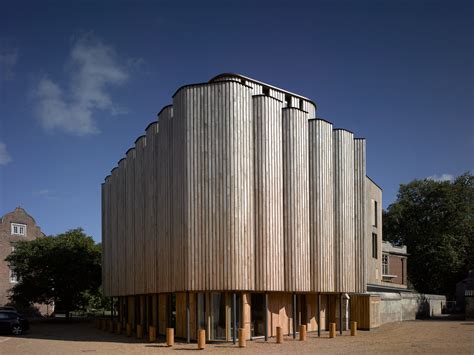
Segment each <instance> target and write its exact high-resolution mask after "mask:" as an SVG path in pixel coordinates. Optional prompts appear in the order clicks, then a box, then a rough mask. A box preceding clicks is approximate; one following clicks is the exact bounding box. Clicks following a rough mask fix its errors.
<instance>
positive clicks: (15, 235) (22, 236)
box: [0, 207, 44, 305]
mask: <svg viewBox="0 0 474 355" xmlns="http://www.w3.org/2000/svg"><path fill="white" fill-rule="evenodd" d="M43 236H44V233H43V232H42V231H41V229H40V227H39V226H37V225H36V222H35V220H34V219H33V217H31V216H30V215H29V214H28V213H27V212H26V211H25V210H24V209H23V208H21V207H17V208H15V210H14V211H13V212H9V213H7V214H5V215H4V216H3V217H2V218H1V220H0V305H5V304H7V303H8V302H9V300H8V290H9V289H11V288H12V287H13V285H14V284H15V282H16V277H15V275H13V274H12V273H11V271H10V268H9V267H8V264H7V262H6V261H5V258H6V257H7V256H8V255H9V254H10V253H11V252H12V250H13V248H14V246H13V244H14V242H16V241H19V240H33V239H36V238H38V237H43Z"/></svg>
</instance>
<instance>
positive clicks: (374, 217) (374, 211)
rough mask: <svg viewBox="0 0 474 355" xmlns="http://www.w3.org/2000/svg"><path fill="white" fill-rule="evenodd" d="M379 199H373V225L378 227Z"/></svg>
mask: <svg viewBox="0 0 474 355" xmlns="http://www.w3.org/2000/svg"><path fill="white" fill-rule="evenodd" d="M377 210H378V206H377V201H375V200H372V226H374V227H377Z"/></svg>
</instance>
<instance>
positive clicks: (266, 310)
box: [264, 292, 268, 341]
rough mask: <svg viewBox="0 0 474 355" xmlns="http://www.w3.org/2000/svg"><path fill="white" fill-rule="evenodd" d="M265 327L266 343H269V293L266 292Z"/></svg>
mask: <svg viewBox="0 0 474 355" xmlns="http://www.w3.org/2000/svg"><path fill="white" fill-rule="evenodd" d="M264 327H265V329H264V330H265V341H268V293H266V292H265V315H264Z"/></svg>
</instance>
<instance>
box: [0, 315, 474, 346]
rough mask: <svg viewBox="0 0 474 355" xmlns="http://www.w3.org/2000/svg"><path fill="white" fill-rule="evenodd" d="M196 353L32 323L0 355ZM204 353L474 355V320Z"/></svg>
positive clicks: (3, 342) (86, 326)
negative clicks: (421, 354) (25, 331)
mask: <svg viewBox="0 0 474 355" xmlns="http://www.w3.org/2000/svg"><path fill="white" fill-rule="evenodd" d="M193 350H196V344H184V343H179V342H177V343H176V345H175V346H174V347H172V348H166V347H165V346H164V344H163V340H161V342H158V343H153V344H148V343H145V342H139V341H137V340H135V339H131V338H127V337H125V336H123V335H115V334H110V333H107V332H104V331H101V330H97V329H95V328H94V326H93V324H92V323H84V322H82V323H72V324H64V323H39V324H33V325H32V327H31V330H30V331H29V333H28V334H25V335H22V336H20V337H14V336H0V354H83V353H95V354H112V353H114V354H115V353H137V354H138V353H140V354H141V353H146V354H148V353H150V354H151V353H153V354H157V353H174V354H180V353H182V352H183V351H184V352H186V351H193ZM203 352H213V353H230V352H232V353H233V352H235V353H274V354H275V353H282V354H289V353H297V354H298V353H311V354H318V353H320V354H341V353H346V354H347V353H353V354H357V353H358V354H386V353H393V354H401V353H403V354H413V353H426V354H474V322H466V321H447V320H428V321H410V322H403V323H392V324H386V325H384V326H382V327H380V328H379V329H375V330H372V331H370V332H363V331H359V334H358V336H356V337H351V336H350V335H349V334H348V333H345V334H344V335H342V336H338V337H337V338H335V339H329V338H328V334H327V333H326V332H323V334H322V337H321V338H318V337H317V334H315V333H309V334H308V340H307V341H306V342H299V341H294V340H293V339H291V338H285V342H284V343H283V344H276V343H275V339H274V338H272V339H270V340H269V341H268V342H267V343H265V342H264V341H263V340H258V341H249V342H247V348H245V349H240V348H238V347H237V346H235V345H233V344H232V343H221V344H208V345H207V348H206V350H205V351H203Z"/></svg>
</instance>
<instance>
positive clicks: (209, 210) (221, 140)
mask: <svg viewBox="0 0 474 355" xmlns="http://www.w3.org/2000/svg"><path fill="white" fill-rule="evenodd" d="M381 196H382V192H381V189H380V188H379V187H378V186H377V185H376V184H375V183H373V182H372V181H371V180H370V179H369V178H367V177H366V144H365V140H364V139H361V138H356V137H354V134H353V133H352V132H350V131H347V130H344V129H338V128H334V127H333V125H332V123H330V122H328V121H326V120H324V119H321V118H317V116H316V104H315V103H314V102H312V101H311V100H309V99H307V98H305V97H303V96H300V95H297V94H294V93H291V92H288V91H286V90H283V89H279V88H276V87H274V86H271V85H268V84H264V83H261V82H259V81H256V80H253V79H250V78H247V77H243V76H241V75H236V74H221V75H219V76H217V77H215V78H213V79H211V80H210V81H209V82H207V83H203V84H193V85H186V86H183V87H181V88H180V89H178V90H177V92H176V93H175V94H174V95H173V101H172V105H169V106H166V107H164V108H163V109H162V110H161V111H160V113H159V114H158V119H157V121H155V122H152V123H151V124H150V125H149V126H148V127H147V128H146V134H145V135H143V136H141V137H139V138H138V139H137V140H136V141H135V146H134V147H133V148H131V149H129V150H128V151H127V153H126V156H125V158H123V159H121V160H120V161H119V163H118V166H117V167H115V168H114V169H113V170H112V172H111V175H109V176H107V177H106V179H105V182H104V183H103V184H102V226H103V231H102V236H103V237H102V247H103V290H104V293H105V295H106V296H109V297H117V298H118V310H119V320H120V322H121V324H123V326H124V327H125V324H127V323H128V324H131V325H132V327H133V328H134V329H135V327H136V325H137V324H141V325H143V326H144V327H145V329H148V326H150V325H152V326H154V327H157V329H158V333H159V334H164V332H165V329H166V328H167V327H173V328H175V331H176V335H177V336H178V337H183V338H187V339H196V336H197V331H198V329H206V336H207V339H208V340H232V339H235V336H236V332H237V329H238V328H244V329H246V330H247V332H246V334H247V335H248V337H249V338H254V337H260V336H261V337H270V336H274V335H275V334H276V327H277V326H279V327H282V329H283V332H284V333H286V334H290V333H293V334H296V331H297V329H298V326H299V325H302V324H304V325H307V329H308V331H321V330H325V329H327V328H328V323H330V322H331V323H332V322H336V323H337V324H338V328H339V329H343V328H344V327H346V326H347V321H348V320H349V319H352V320H358V321H359V324H360V325H361V327H362V328H370V319H366V318H367V317H368V315H369V313H370V312H369V311H368V309H370V308H371V307H376V300H374V299H373V297H371V296H370V295H367V294H365V292H366V288H367V283H368V282H371V283H377V282H379V281H378V280H380V279H381V270H380V275H379V274H378V273H379V269H380V267H379V266H378V265H379V264H380V265H381V262H380V260H381V240H382V235H381V212H380V209H377V205H378V206H381ZM374 206H375V208H374ZM379 214H380V216H379ZM374 219H375V221H374ZM377 222H378V223H377ZM374 235H375V239H374ZM374 243H375V245H374ZM374 248H375V252H374ZM379 254H380V256H379ZM371 259H377V260H371Z"/></svg>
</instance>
